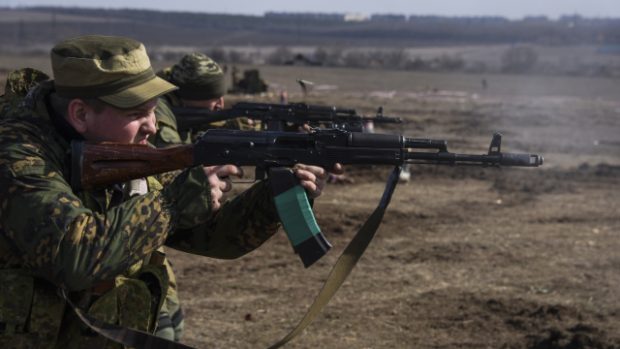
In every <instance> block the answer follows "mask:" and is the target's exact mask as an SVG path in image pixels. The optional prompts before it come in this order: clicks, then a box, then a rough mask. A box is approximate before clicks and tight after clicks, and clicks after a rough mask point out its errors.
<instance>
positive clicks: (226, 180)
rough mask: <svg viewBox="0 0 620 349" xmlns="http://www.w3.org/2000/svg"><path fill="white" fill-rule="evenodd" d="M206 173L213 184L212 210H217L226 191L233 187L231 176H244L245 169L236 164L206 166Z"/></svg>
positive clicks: (211, 184) (210, 183)
mask: <svg viewBox="0 0 620 349" xmlns="http://www.w3.org/2000/svg"><path fill="white" fill-rule="evenodd" d="M203 169H204V171H205V174H206V175H207V177H208V178H209V185H210V186H211V205H212V206H211V210H212V211H214V212H215V211H217V210H219V209H220V207H221V206H222V203H221V200H222V197H223V196H224V193H226V192H228V191H230V190H231V189H232V181H231V179H230V177H231V176H235V177H239V178H241V177H243V170H242V169H241V168H239V167H237V166H235V165H220V166H205V167H204V168H203Z"/></svg>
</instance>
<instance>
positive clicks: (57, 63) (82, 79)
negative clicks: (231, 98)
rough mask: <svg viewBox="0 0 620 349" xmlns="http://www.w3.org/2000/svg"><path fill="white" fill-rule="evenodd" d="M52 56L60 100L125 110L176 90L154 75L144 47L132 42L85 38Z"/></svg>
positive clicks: (58, 48)
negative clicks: (99, 103)
mask: <svg viewBox="0 0 620 349" xmlns="http://www.w3.org/2000/svg"><path fill="white" fill-rule="evenodd" d="M51 56H52V70H53V71H54V78H55V83H54V85H55V87H56V93H57V94H58V95H59V96H61V97H65V98H97V99H99V100H101V101H103V102H105V103H108V104H110V105H112V106H115V107H117V108H122V109H126V108H132V107H136V106H138V105H140V104H142V103H144V102H146V101H148V100H150V99H153V98H156V97H159V96H161V95H163V94H165V93H168V92H171V91H173V90H175V89H177V87H176V86H174V85H172V84H171V83H169V82H167V81H166V80H164V79H161V78H160V77H158V76H157V75H155V73H154V71H153V68H151V62H150V60H149V57H148V56H147V54H146V49H145V48H144V45H143V44H142V43H140V42H138V41H135V40H132V39H129V38H121V37H109V36H83V37H79V38H75V39H71V40H67V41H64V42H62V43H60V44H58V45H56V46H55V47H54V48H53V49H52V54H51Z"/></svg>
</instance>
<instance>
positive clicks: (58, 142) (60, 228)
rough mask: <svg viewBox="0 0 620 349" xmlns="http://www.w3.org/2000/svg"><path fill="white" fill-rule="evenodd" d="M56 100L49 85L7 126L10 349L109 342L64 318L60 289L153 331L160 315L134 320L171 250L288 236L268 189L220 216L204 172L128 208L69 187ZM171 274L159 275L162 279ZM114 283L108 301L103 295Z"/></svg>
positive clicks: (2, 313) (229, 253) (3, 192)
mask: <svg viewBox="0 0 620 349" xmlns="http://www.w3.org/2000/svg"><path fill="white" fill-rule="evenodd" d="M52 91H53V83H51V82H50V83H43V84H41V86H39V87H38V88H37V89H36V90H34V91H33V93H30V95H29V96H28V98H27V100H26V101H25V102H26V103H25V104H26V106H27V108H24V109H23V110H22V111H21V114H20V115H15V116H13V117H11V118H9V119H5V120H2V121H1V122H0V278H2V280H1V281H0V282H1V283H2V285H3V287H2V290H1V291H0V323H2V325H4V330H1V331H0V347H4V346H3V345H2V344H3V343H4V344H6V343H12V344H11V345H12V347H18V348H19V347H57V348H61V347H62V348H82V347H87V346H91V345H92V342H93V341H97V340H98V341H99V342H100V341H101V340H102V339H101V337H98V336H96V335H94V333H92V332H89V330H87V329H85V328H84V326H83V325H81V324H80V323H79V320H78V319H77V318H76V317H75V316H74V315H73V313H72V312H71V311H70V310H67V309H65V306H64V301H63V300H62V298H60V297H59V296H58V295H57V289H58V288H63V289H65V290H66V291H68V292H70V298H72V299H74V300H75V301H77V302H78V304H79V305H80V306H81V307H82V308H83V309H86V310H87V311H88V312H89V313H91V315H94V316H96V317H97V318H98V319H100V320H103V321H109V322H113V323H119V324H122V325H125V326H129V327H134V328H139V329H144V330H152V329H153V328H154V326H155V324H154V322H153V321H151V320H148V319H150V316H152V314H153V312H151V313H149V314H150V315H148V316H146V317H143V318H141V322H140V323H137V322H136V321H134V320H132V318H131V315H132V314H133V312H139V311H141V310H143V309H142V308H145V307H146V308H148V307H149V303H150V302H151V301H148V300H147V301H145V299H147V298H148V297H147V298H145V297H139V296H138V295H139V294H146V295H149V291H150V288H149V285H147V284H146V283H145V282H144V281H143V280H142V278H141V275H143V274H142V273H143V272H144V271H145V270H147V269H149V268H148V265H147V263H145V261H146V260H147V257H148V256H150V255H151V253H153V252H154V251H155V250H157V249H158V248H159V247H161V246H162V245H164V244H166V245H167V246H171V247H174V248H176V249H180V250H183V251H186V252H190V253H195V254H200V255H204V256H210V257H215V258H227V259H229V258H237V257H239V256H242V255H244V254H246V253H248V252H249V251H252V250H253V249H255V248H256V247H258V246H260V245H261V244H262V243H263V242H264V241H266V240H267V239H268V238H269V237H271V236H272V235H273V234H274V233H275V232H276V231H277V228H278V223H277V213H276V211H275V208H274V206H273V199H272V197H271V195H270V193H269V190H268V188H267V184H266V183H264V182H263V183H259V184H258V185H256V186H254V187H252V188H251V189H250V190H248V191H246V192H244V193H242V194H241V195H239V196H237V197H235V199H234V200H232V201H229V202H227V203H225V204H224V205H223V206H222V208H221V209H220V210H219V211H218V212H217V214H215V215H212V214H210V201H211V198H210V190H209V185H208V180H207V178H206V176H205V175H204V172H203V171H202V169H201V168H193V169H189V170H186V171H184V172H183V173H182V174H181V175H179V176H176V177H175V178H174V180H173V181H171V183H169V184H168V185H166V186H165V187H162V188H151V191H150V192H149V193H147V194H145V195H139V196H135V197H132V198H128V199H127V198H124V199H123V200H120V201H119V200H115V195H116V194H117V193H118V192H119V190H115V189H114V188H109V189H105V190H98V191H92V192H73V191H72V189H71V187H70V185H69V183H68V180H67V179H68V178H69V176H70V167H69V165H68V161H67V160H68V159H67V155H68V149H69V140H70V139H71V138H72V135H71V132H67V130H66V129H65V128H63V127H62V122H63V121H64V119H63V118H62V117H57V116H54V113H53V112H51V111H50V110H49V109H48V105H49V104H48V103H47V102H46V101H47V100H48V97H49V94H50V93H52ZM73 136H74V135H73ZM152 186H157V184H153V185H152ZM153 189H155V190H153ZM158 189H160V190H158ZM116 196H117V197H118V195H116ZM162 273H163V274H164V275H162ZM165 273H166V272H165V268H164V270H162V269H161V268H160V269H159V271H157V272H155V271H154V272H153V273H152V274H153V275H156V276H157V278H158V279H160V278H161V279H162V280H163V279H166V275H165ZM110 281H111V286H110V287H109V288H107V289H106V290H105V292H103V293H102V294H98V291H95V289H96V288H97V286H98V285H101V284H102V283H106V282H110ZM161 283H162V284H166V283H167V280H163V281H161ZM5 285H7V286H6V287H5ZM160 291H163V292H164V293H165V288H164V289H163V290H160ZM93 295H97V297H95V298H94V299H96V300H95V301H94V302H93V300H92V299H93V297H91V296H93ZM86 296H88V297H86ZM132 297H134V298H132ZM16 299H17V300H16ZM148 299H150V298H148ZM160 301H161V300H160ZM160 305H161V304H160ZM154 314H156V310H155V313H154ZM145 318H147V322H146V323H145V322H144V321H145V320H144V319H145ZM108 345H111V347H117V346H116V345H113V344H110V343H108Z"/></svg>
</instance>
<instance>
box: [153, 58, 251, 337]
mask: <svg viewBox="0 0 620 349" xmlns="http://www.w3.org/2000/svg"><path fill="white" fill-rule="evenodd" d="M157 75H158V76H159V77H161V78H163V79H164V80H167V81H169V82H171V83H173V84H175V85H177V86H179V89H178V90H175V91H172V92H170V93H168V94H166V95H164V96H163V97H162V98H160V100H159V103H158V105H157V108H156V109H155V116H156V118H157V133H156V135H155V138H154V140H153V143H154V144H155V145H156V146H157V147H168V146H173V145H179V144H189V143H192V142H193V140H194V139H195V137H196V134H198V133H199V131H201V130H196V132H179V131H178V129H177V120H176V116H175V115H174V113H173V112H172V110H171V106H187V107H197V108H205V109H209V110H217V109H222V108H224V94H225V93H226V88H225V81H224V72H223V70H222V69H221V67H220V66H219V65H218V64H217V63H216V62H214V61H213V60H212V59H211V58H209V57H207V56H205V55H204V54H201V53H192V54H189V55H186V56H184V57H183V58H182V59H181V60H180V62H179V63H178V64H175V65H174V66H172V67H168V68H165V69H162V70H161V71H159V72H158V73H157ZM242 125H243V124H242V123H241V122H239V121H237V120H231V121H221V122H216V123H213V128H219V127H225V128H234V129H239V128H241V127H242ZM161 178H162V180H164V181H167V180H169V178H170V176H169V175H164V176H162V177H161ZM170 275H172V277H171V283H170V286H171V287H170V288H169V292H168V295H167V297H166V302H165V304H164V307H162V312H161V313H160V317H159V322H158V323H159V325H158V328H157V331H156V334H157V335H158V336H160V337H163V338H167V339H171V340H175V341H179V340H180V339H181V336H182V335H183V326H184V316H183V311H182V308H181V305H180V301H179V297H178V293H177V286H176V280H174V276H173V275H174V274H173V273H172V270H170Z"/></svg>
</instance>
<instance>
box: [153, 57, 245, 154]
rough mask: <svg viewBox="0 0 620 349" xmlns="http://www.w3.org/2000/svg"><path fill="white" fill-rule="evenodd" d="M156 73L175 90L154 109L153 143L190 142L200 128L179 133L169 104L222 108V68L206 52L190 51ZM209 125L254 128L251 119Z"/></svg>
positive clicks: (210, 108) (162, 145)
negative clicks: (154, 128)
mask: <svg viewBox="0 0 620 349" xmlns="http://www.w3.org/2000/svg"><path fill="white" fill-rule="evenodd" d="M157 74H158V75H159V76H161V77H162V78H164V79H166V80H168V81H169V82H171V83H173V84H174V85H176V86H178V87H179V89H178V90H175V91H173V92H172V93H168V94H166V95H165V96H164V98H162V101H161V102H160V105H159V106H158V108H157V110H156V111H155V114H156V116H157V124H158V131H157V135H156V136H155V139H154V141H153V143H154V144H155V145H156V146H158V147H167V146H170V145H175V144H187V143H191V142H192V141H193V140H194V139H195V138H196V133H199V132H200V131H204V130H193V131H194V134H192V133H191V132H179V131H178V128H177V118H176V116H175V115H174V113H173V112H172V110H171V107H194V108H204V109H209V110H217V109H223V108H224V95H225V94H226V79H225V76H224V71H223V70H222V68H221V67H220V65H219V64H217V63H216V62H215V61H214V60H213V59H211V58H210V57H208V56H207V55H205V54H203V53H198V52H194V53H190V54H187V55H185V56H183V57H182V58H181V60H180V61H179V62H178V63H176V64H175V65H173V66H171V67H168V68H165V69H162V70H161V71H160V72H158V73H157ZM211 127H212V128H231V129H255V128H254V124H253V122H251V121H248V119H247V118H237V119H233V120H229V121H220V122H215V123H212V124H211Z"/></svg>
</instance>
